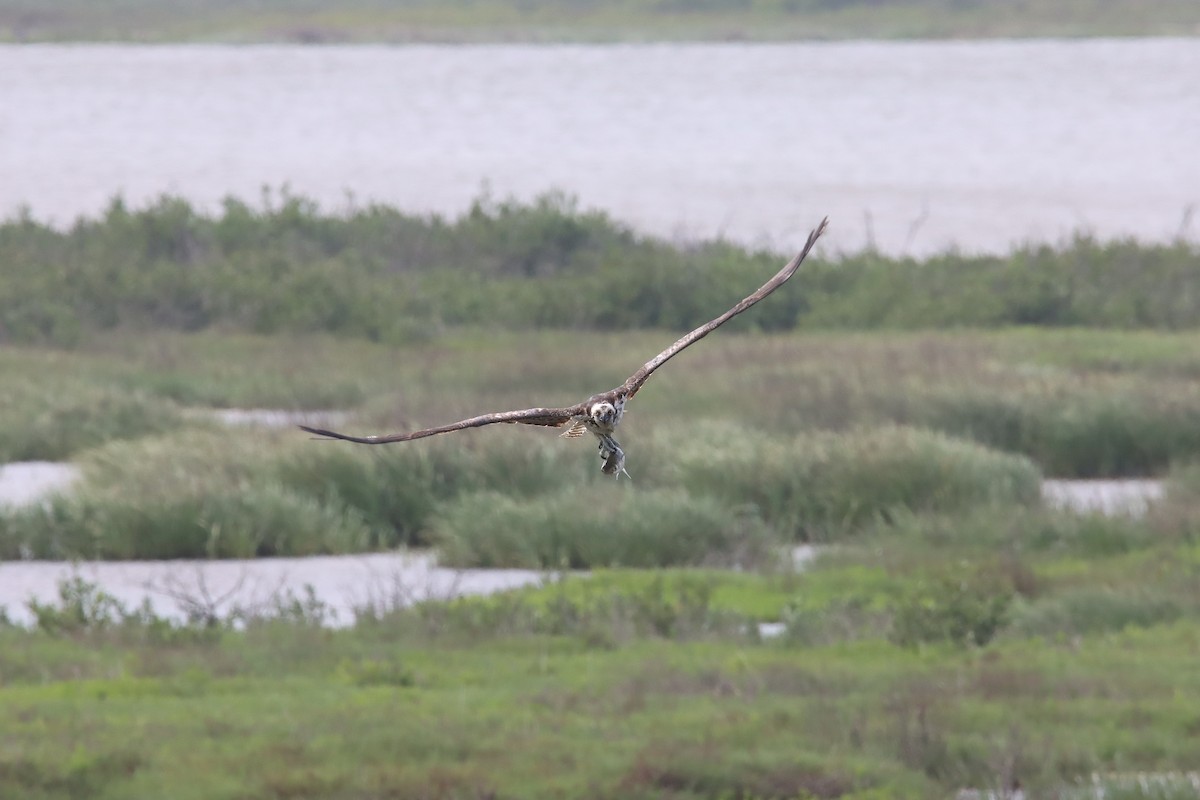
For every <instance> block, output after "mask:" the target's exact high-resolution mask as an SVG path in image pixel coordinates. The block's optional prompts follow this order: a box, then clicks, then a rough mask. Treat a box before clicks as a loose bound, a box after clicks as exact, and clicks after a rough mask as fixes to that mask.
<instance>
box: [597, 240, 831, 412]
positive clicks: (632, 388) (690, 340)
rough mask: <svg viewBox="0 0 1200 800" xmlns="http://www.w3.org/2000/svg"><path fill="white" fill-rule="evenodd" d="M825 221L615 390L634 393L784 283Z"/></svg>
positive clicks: (801, 260)
mask: <svg viewBox="0 0 1200 800" xmlns="http://www.w3.org/2000/svg"><path fill="white" fill-rule="evenodd" d="M828 225H829V218H828V217H826V218H825V219H823V220H821V224H820V225H818V226H817V227H816V228H814V229H813V231H812V233H810V234H808V241H806V242H805V243H804V249H803V250H801V251H800V252H799V254H797V256H796V257H795V258H793V259H792V260H791V261H789V262H788V263H787V265H786V266H784V268H783V269H781V270H779V272H777V273H776V274H775V277H774V278H771V280H769V281H767V282H766V283H764V284H763V285H762V286H760V287H759V289H758V291H756V292H755V293H754V294H752V295H750V296H749V297H747V298H745V299H744V300H742V301H741V302H740V303H738V304H737V305H735V306H734V307H733V308H731V309H729V310H728V311H726V312H725V313H724V314H722V315H721V316H719V317H717V318H716V319H714V320H713V321H712V322H706V323H704V324H703V325H701V326H700V327H699V328H696V330H694V331H692V332H691V333H689V334H685V335H684V336H682V337H680V338H679V340H678V341H677V342H675V344H673V345H671V346H670V347H668V348H667V349H666V350H663V351H662V352H661V353H659V354H658V355H656V356H655V357H654V358H652V359H650V360H649V361H647V362H646V363H645V364H643V365H642V368H641V369H639V370H638V371H637V372H635V373H633V374H632V375H630V376H629V379H628V380H627V381H625V383H623V384H621V386H620V387H618V388H617V390H616V391H617V393H618V394H622V395H624V396H625V398H626V399H628V398H630V397H633V396H634V395H635V394H637V391H638V389H640V388H642V384H643V383H645V382H646V380H647V379H648V378H649V377H650V376H651V375H653V374H654V370H656V369H658V368H659V367H661V366H662V365H663V364H665V363H667V362H668V361H670V360H671V359H672V358H674V357H675V356H677V355H678V354H679V353H680V352H682V351H683V350H684V349H686V348H687V347H689V346H690V345H693V344H695V343H696V342H698V341H700V340H701V339H703V338H704V337H705V336H708V335H709V334H710V333H712V332H713V331H715V330H716V329H717V328H719V327H721V326H722V325H724V324H725V323H726V322H728V321H729V320H731V319H733V318H734V317H736V316H737V315H738V314H740V313H742V312H743V311H745V310H746V309H748V308H750V306H752V305H754V304H755V303H757V302H758V301H759V300H762V299H763V298H764V297H766V296H767V295H769V294H770V293H771V292H773V291H775V290H776V289H778V288H779V287H780V286H782V285H783V284H784V283H786V282H787V280H788V278H790V277H792V275H794V274H795V273H796V270H797V269H799V268H800V264H802V263H803V262H804V259H805V258H806V257H807V256H808V251H809V250H812V248H813V245H814V244H816V243H817V239H819V238H821V234H823V233H824V232H825V228H826V227H827V226H828Z"/></svg>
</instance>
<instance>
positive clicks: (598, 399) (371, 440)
mask: <svg viewBox="0 0 1200 800" xmlns="http://www.w3.org/2000/svg"><path fill="white" fill-rule="evenodd" d="M828 224H829V218H828V217H826V218H825V219H823V220H821V224H819V225H818V226H817V227H816V228H814V229H813V231H812V232H811V233H810V234H809V235H808V241H806V242H805V243H804V248H803V249H802V250H801V251H800V252H799V253H798V254H797V255H796V257H795V258H793V259H792V260H791V261H789V262H788V263H787V264H786V265H785V266H784V268H783V269H781V270H779V272H777V273H776V274H775V277H773V278H771V280H769V281H767V282H766V283H764V284H763V285H762V286H760V287H759V289H758V291H756V292H754V293H753V294H751V295H750V296H749V297H746V298H745V299H743V300H742V301H741V302H740V303H738V304H737V305H735V306H734V307H733V308H731V309H729V310H728V311H726V312H725V313H724V314H722V315H721V316H719V317H717V318H716V319H714V320H712V321H711V322H706V323H704V324H703V325H701V326H700V327H699V328H696V330H694V331H692V332H691V333H689V334H686V335H684V336H682V337H680V338H679V340H678V341H676V342H675V344H673V345H671V346H670V347H668V348H667V349H666V350H663V351H662V352H661V353H659V354H658V355H656V356H655V357H654V358H652V359H650V360H649V361H647V362H646V363H645V364H643V365H642V366H641V367H640V368H639V369H638V371H637V372H635V373H633V374H632V375H630V376H629V378H627V379H626V381H625V382H624V383H622V384H621V385H620V386H618V387H616V388H615V389H610V390H608V391H607V392H601V393H600V394H596V395H592V396H591V397H589V398H588V399H587V400H585V401H583V402H582V403H578V404H576V405H573V406H568V407H566V408H523V409H521V410H519V411H500V412H496V413H492V414H483V415H481V416H478V417H471V418H470V419H464V420H459V421H458V422H452V423H450V424H449V425H440V426H438V427H436V428H425V429H423V430H419V431H412V432H411V433H393V434H389V435H387V436H348V435H347V434H344V433H337V432H335V431H327V430H322V429H321V428H310V427H308V426H307V425H301V426H300V427H301V428H302V429H303V430H306V431H308V432H309V433H313V434H316V435H318V436H324V437H328V438H330V439H341V440H344V441H347V442H357V443H358V444H388V443H390V442H407V441H411V440H413V439H424V438H425V437H426V436H435V435H437V434H439V433H450V432H451V431H461V430H465V429H467V428H480V427H483V426H484V425H495V424H496V423H498V422H507V423H520V424H522V425H542V426H544V427H548V428H561V427H562V426H564V425H567V424H568V423H569V424H570V427H568V428H567V429H566V430H565V431H564V432H563V433H562V435H563V436H565V437H567V438H571V439H573V438H576V437H578V436H582V435H584V434H585V433H591V434H592V435H593V436H595V437H596V439H597V440H598V441H599V443H600V459H601V462H602V463H601V465H600V469H601V471H602V472H604V474H605V475H614V476H616V477H618V478H619V477H620V476H621V473H622V472H624V473H625V474H626V475H628V474H629V473H628V472H626V470H625V451H624V450H622V449H621V445H619V444H618V443H617V440H616V439H614V438H613V434H614V433H615V432H616V429H617V425H619V424H620V423H621V418H622V417H623V416H624V414H625V404H626V403H627V402H629V401H630V400H631V399H633V396H634V395H635V394H637V393H638V390H639V389H641V388H642V385H643V384H644V383H645V382H646V381H647V379H649V377H650V376H651V375H653V374H654V371H655V370H657V369H658V368H659V367H661V366H662V365H663V364H665V363H667V362H668V361H670V360H671V359H672V358H674V357H675V356H676V355H678V354H679V353H680V352H682V351H683V350H684V349H685V348H687V347H689V346H691V345H693V344H695V343H696V342H698V341H700V340H701V339H703V338H704V337H705V336H707V335H708V334H710V333H712V332H713V331H715V330H716V329H717V328H719V327H721V326H722V325H724V324H725V323H726V322H728V321H729V320H731V319H733V318H734V317H736V316H737V315H738V314H741V313H742V312H743V311H745V310H746V309H748V308H750V307H751V306H752V305H754V304H755V303H757V302H758V301H760V300H762V299H763V298H764V297H766V296H767V295H769V294H771V292H773V291H775V290H776V289H778V288H779V287H780V286H782V285H783V284H784V283H785V282H787V280H788V278H790V277H792V275H794V274H795V273H796V270H797V269H799V268H800V264H801V263H802V262H803V261H804V259H805V257H806V256H807V255H808V251H809V250H811V249H812V247H813V245H814V244H816V243H817V239H819V238H820V237H821V234H822V233H824V232H825V228H826V226H827V225H828Z"/></svg>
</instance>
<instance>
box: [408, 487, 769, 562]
mask: <svg viewBox="0 0 1200 800" xmlns="http://www.w3.org/2000/svg"><path fill="white" fill-rule="evenodd" d="M431 536H432V539H433V542H434V543H435V544H436V545H437V547H438V552H439V554H440V560H441V561H442V563H445V564H447V565H451V566H460V567H525V568H533V569H587V568H594V567H615V566H622V567H664V566H672V565H688V564H693V565H694V564H703V563H712V564H722V563H723V564H729V563H745V564H751V563H756V562H761V561H762V560H763V559H765V558H767V557H768V556H769V553H770V549H771V544H772V539H771V536H770V535H769V532H768V530H767V529H766V528H765V527H764V526H763V525H762V523H761V522H760V521H759V520H757V519H756V518H754V517H753V516H747V515H744V514H739V513H738V512H736V511H733V510H730V509H729V508H727V507H725V506H722V505H721V504H720V503H718V502H717V501H715V500H711V499H709V498H702V497H693V496H689V495H688V494H686V493H685V492H682V491H678V490H674V491H671V490H657V491H633V490H627V489H626V488H625V487H616V486H612V487H608V488H606V489H600V490H598V489H597V488H595V487H589V488H586V489H575V490H569V491H567V492H564V493H559V494H555V495H550V496H545V497H539V498H535V499H528V500H515V499H513V498H511V497H508V496H506V495H501V494H498V493H495V492H482V493H473V494H468V495H465V496H463V497H461V498H459V499H458V500H456V501H455V502H453V503H451V504H448V505H447V506H446V507H445V508H444V509H442V511H441V512H440V513H439V514H438V516H437V517H436V518H435V520H434V521H433V523H432V527H431Z"/></svg>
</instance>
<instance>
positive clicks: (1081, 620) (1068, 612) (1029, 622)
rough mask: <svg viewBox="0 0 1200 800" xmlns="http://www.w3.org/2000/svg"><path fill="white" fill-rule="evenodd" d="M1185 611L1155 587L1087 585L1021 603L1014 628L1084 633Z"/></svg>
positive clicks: (1169, 618) (1145, 623)
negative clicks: (1129, 588) (1124, 588)
mask: <svg viewBox="0 0 1200 800" xmlns="http://www.w3.org/2000/svg"><path fill="white" fill-rule="evenodd" d="M1189 610H1190V611H1195V610H1196V609H1195V608H1192V609H1189ZM1183 614H1184V609H1183V608H1182V607H1181V606H1180V604H1179V603H1178V602H1176V601H1175V600H1174V599H1173V598H1171V597H1169V596H1166V595H1164V594H1162V593H1161V592H1158V591H1156V590H1155V589H1153V588H1149V589H1144V590H1141V591H1114V590H1112V589H1103V588H1099V587H1091V586H1087V587H1078V588H1074V589H1067V590H1065V591H1063V592H1060V593H1056V594H1054V595H1052V596H1050V597H1045V598H1041V599H1037V600H1034V601H1033V602H1031V603H1018V604H1017V605H1016V606H1015V607H1014V608H1013V611H1012V632H1013V633H1014V634H1016V635H1020V636H1050V637H1054V636H1059V635H1069V636H1084V635H1088V634H1095V633H1106V632H1109V631H1120V630H1124V629H1125V628H1128V627H1136V628H1149V627H1152V626H1154V625H1159V624H1162V623H1167V622H1173V621H1175V620H1176V619H1179V617H1180V616H1182V615H1183Z"/></svg>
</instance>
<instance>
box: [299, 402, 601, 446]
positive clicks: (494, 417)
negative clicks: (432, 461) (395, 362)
mask: <svg viewBox="0 0 1200 800" xmlns="http://www.w3.org/2000/svg"><path fill="white" fill-rule="evenodd" d="M583 413H586V412H585V411H584V407H583V405H582V404H580V405H576V406H571V407H570V408H524V409H521V410H520V411H501V412H498V413H495V414H482V415H480V416H478V417H471V418H470V419H463V420H459V421H458V422H452V423H450V424H449V425H439V426H438V427H436V428H425V429H423V430H419V431H412V432H411V433H392V434H389V435H387V436H349V435H347V434H345V433H338V432H337V431H328V430H324V429H323V428H310V427H309V426H307V425H301V426H300V428H301V430H305V431H308V432H309V433H312V434H315V435H317V436H324V437H327V438H329V439H341V440H343V441H346V442H357V443H358V444H388V443H389V442H408V441H412V440H413V439H424V438H425V437H426V436H436V435H437V434H439V433H451V432H452V431H461V430H466V429H467V428H482V427H483V426H484V425H495V424H497V423H500V422H508V423H520V424H522V425H544V426H546V427H549V428H559V427H562V426H563V425H565V424H567V423H568V422H569V421H570V420H571V418H572V417H575V416H578V415H579V414H583Z"/></svg>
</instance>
